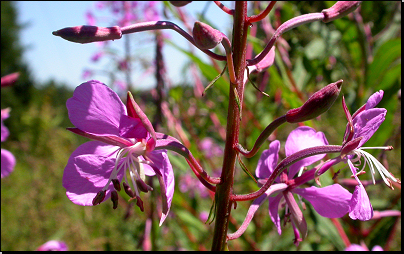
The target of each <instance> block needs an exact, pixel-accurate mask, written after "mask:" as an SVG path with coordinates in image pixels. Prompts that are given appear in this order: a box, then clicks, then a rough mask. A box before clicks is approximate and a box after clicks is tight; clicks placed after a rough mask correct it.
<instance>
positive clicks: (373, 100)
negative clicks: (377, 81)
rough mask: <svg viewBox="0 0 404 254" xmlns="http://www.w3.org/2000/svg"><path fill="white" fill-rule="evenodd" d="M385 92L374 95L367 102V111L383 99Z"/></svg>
mask: <svg viewBox="0 0 404 254" xmlns="http://www.w3.org/2000/svg"><path fill="white" fill-rule="evenodd" d="M383 94H384V91H383V90H379V91H378V92H376V93H374V94H372V95H371V96H370V97H369V99H368V101H367V102H366V106H365V109H371V108H374V107H375V106H376V105H377V104H379V102H380V101H381V100H382V98H383Z"/></svg>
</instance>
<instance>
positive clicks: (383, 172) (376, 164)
mask: <svg viewBox="0 0 404 254" xmlns="http://www.w3.org/2000/svg"><path fill="white" fill-rule="evenodd" d="M366 148H367V149H370V148H369V147H366ZM385 148H386V147H382V148H379V149H385ZM362 149H363V147H361V148H358V149H355V153H356V154H358V155H359V156H360V155H363V157H364V159H365V163H366V162H367V163H368V164H369V168H370V170H371V176H372V180H373V184H375V179H374V174H375V169H374V168H375V167H376V169H377V171H379V174H380V175H381V177H382V178H383V181H384V183H385V184H386V185H387V186H389V187H390V186H391V183H390V182H389V180H388V179H387V178H386V176H387V177H388V178H390V179H391V180H393V181H394V182H397V181H398V180H397V179H396V178H395V177H394V176H393V175H392V174H390V172H389V171H388V170H387V169H386V168H385V167H384V166H383V164H381V163H380V162H379V161H378V160H377V159H376V158H375V157H373V155H371V154H370V153H368V152H365V151H363V150H362Z"/></svg>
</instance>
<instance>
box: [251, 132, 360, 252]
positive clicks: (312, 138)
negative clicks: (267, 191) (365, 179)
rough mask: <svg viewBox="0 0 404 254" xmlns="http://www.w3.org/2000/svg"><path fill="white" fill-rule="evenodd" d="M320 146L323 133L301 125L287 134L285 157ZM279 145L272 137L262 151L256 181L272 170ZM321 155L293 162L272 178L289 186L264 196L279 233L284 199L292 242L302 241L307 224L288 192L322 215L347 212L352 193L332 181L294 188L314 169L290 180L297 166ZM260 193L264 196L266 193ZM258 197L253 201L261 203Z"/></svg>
mask: <svg viewBox="0 0 404 254" xmlns="http://www.w3.org/2000/svg"><path fill="white" fill-rule="evenodd" d="M322 145H328V141H327V139H326V138H325V136H324V133H322V132H316V131H315V130H314V129H312V128H310V127H306V126H303V127H298V128H296V129H295V130H293V131H292V132H291V133H290V134H289V136H288V138H287V140H286V144H285V152H286V156H289V155H291V154H293V153H295V152H297V151H300V150H303V149H305V148H309V147H314V146H322ZM279 148H280V142H279V141H278V140H275V141H273V142H272V143H271V144H270V145H269V149H268V150H265V151H263V152H262V155H261V157H260V159H259V161H258V165H257V169H256V171H255V173H256V176H257V177H258V178H259V180H258V181H259V182H265V181H266V179H267V178H268V177H269V176H270V175H271V174H272V172H273V171H274V169H275V167H276V165H277V163H278V152H279ZM324 156H325V154H320V155H315V156H311V157H307V158H305V159H302V160H300V161H298V162H297V163H295V164H293V165H292V166H291V167H290V168H289V173H288V174H286V173H282V174H281V175H280V177H278V178H277V179H276V181H275V182H277V183H286V184H287V185H288V188H287V189H286V190H284V191H282V192H281V193H279V194H278V195H276V196H273V197H272V196H268V197H267V198H268V201H269V215H270V217H271V220H272V221H273V222H274V224H275V226H276V228H277V229H278V233H279V234H281V233H282V230H281V222H280V217H279V206H280V203H281V200H283V199H284V200H285V201H286V204H287V208H286V209H287V210H289V211H290V214H291V218H292V225H293V228H294V229H295V234H296V239H295V244H296V243H297V242H298V241H301V239H300V235H301V236H302V237H303V238H304V237H305V235H306V233H307V225H306V222H305V220H304V217H303V214H302V212H301V211H300V208H299V207H298V205H297V204H296V201H295V199H294V198H293V196H292V195H291V193H294V194H298V195H299V196H301V197H303V198H305V199H306V200H308V201H309V202H310V203H311V205H312V206H313V208H314V209H315V210H316V211H317V212H318V213H319V214H320V215H321V216H323V217H327V218H340V217H342V216H344V215H345V214H347V213H348V209H349V201H350V200H351V197H352V195H351V194H350V193H349V192H348V191H347V190H345V189H344V188H343V187H342V186H340V185H339V184H333V185H330V186H327V187H324V188H317V187H314V186H312V187H309V188H296V187H297V186H300V185H302V184H304V183H306V182H307V181H308V180H312V179H313V176H314V174H313V172H314V170H311V171H308V172H306V173H305V174H303V175H302V176H300V177H297V178H295V179H292V178H293V177H294V176H295V175H296V173H297V172H298V171H299V170H300V169H302V168H303V167H305V166H308V165H311V164H313V163H314V162H317V161H319V160H321V159H322V158H323V157H324ZM307 176H311V177H307ZM263 196H264V197H265V195H263ZM260 199H263V198H261V197H260V198H258V199H256V200H255V201H254V203H256V202H263V200H260ZM287 213H288V212H287ZM297 230H298V231H297ZM299 233H300V234H299Z"/></svg>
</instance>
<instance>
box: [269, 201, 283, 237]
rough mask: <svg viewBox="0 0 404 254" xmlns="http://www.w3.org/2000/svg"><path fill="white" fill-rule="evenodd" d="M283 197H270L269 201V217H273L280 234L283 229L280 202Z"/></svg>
mask: <svg viewBox="0 0 404 254" xmlns="http://www.w3.org/2000/svg"><path fill="white" fill-rule="evenodd" d="M282 197H283V195H282V193H280V194H278V195H277V196H276V197H268V201H269V217H271V220H272V222H273V223H274V224H275V227H276V229H277V230H278V234H282V229H281V219H280V217H279V212H278V209H279V202H280V201H281V199H282Z"/></svg>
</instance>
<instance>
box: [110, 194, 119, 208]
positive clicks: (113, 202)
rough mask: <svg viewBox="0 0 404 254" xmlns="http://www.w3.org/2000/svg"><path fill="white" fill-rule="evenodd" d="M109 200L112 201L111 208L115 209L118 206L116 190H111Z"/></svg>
mask: <svg viewBox="0 0 404 254" xmlns="http://www.w3.org/2000/svg"><path fill="white" fill-rule="evenodd" d="M111 201H112V208H113V209H114V210H115V209H116V208H117V207H118V192H116V190H113V191H112V192H111Z"/></svg>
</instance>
